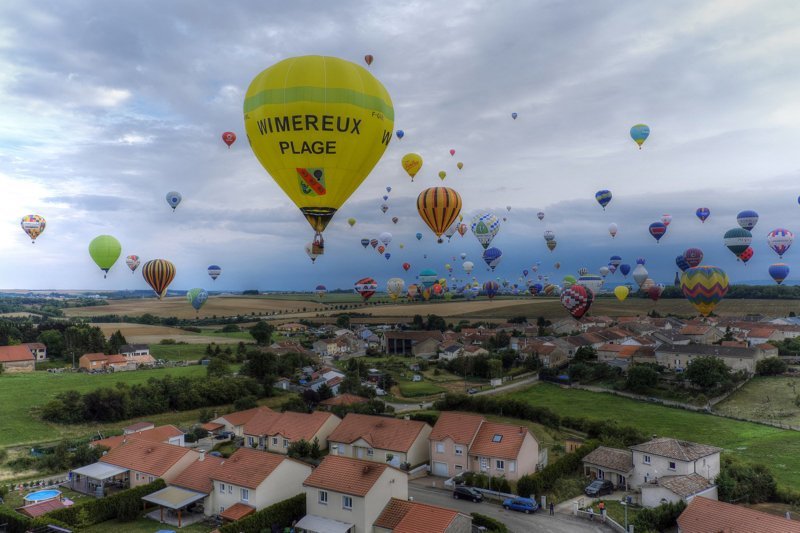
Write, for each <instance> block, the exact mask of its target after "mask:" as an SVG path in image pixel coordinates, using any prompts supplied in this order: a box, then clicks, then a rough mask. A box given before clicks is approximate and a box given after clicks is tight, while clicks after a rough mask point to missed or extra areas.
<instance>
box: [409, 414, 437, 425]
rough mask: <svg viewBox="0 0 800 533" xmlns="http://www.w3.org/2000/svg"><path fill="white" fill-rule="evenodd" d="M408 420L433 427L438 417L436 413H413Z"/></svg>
mask: <svg viewBox="0 0 800 533" xmlns="http://www.w3.org/2000/svg"><path fill="white" fill-rule="evenodd" d="M409 418H411V420H419V421H420V422H425V423H427V424H430V425H431V426H435V425H436V421H437V420H439V415H437V414H436V413H414V414H412V415H411V416H410V417H409Z"/></svg>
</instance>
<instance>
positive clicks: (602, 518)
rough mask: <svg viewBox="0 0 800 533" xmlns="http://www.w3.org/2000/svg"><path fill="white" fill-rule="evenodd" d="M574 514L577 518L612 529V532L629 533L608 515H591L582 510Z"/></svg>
mask: <svg viewBox="0 0 800 533" xmlns="http://www.w3.org/2000/svg"><path fill="white" fill-rule="evenodd" d="M574 514H575V516H576V517H578V518H582V519H583V520H590V521H594V522H598V523H600V524H603V525H604V526H606V527H607V528H609V529H611V530H612V531H616V532H617V533H628V532H627V531H625V528H624V527H623V526H622V525H621V524H619V523H617V522H616V521H614V520H613V519H612V518H611V517H610V516H608V515H601V514H599V513H590V512H589V511H581V510H577V511H575V513H574Z"/></svg>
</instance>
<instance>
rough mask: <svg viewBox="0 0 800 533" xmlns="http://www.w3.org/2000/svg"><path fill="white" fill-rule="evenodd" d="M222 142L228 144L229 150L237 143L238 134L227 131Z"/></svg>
mask: <svg viewBox="0 0 800 533" xmlns="http://www.w3.org/2000/svg"><path fill="white" fill-rule="evenodd" d="M222 142H224V143H225V144H227V145H228V148H230V147H231V145H232V144H233V143H235V142H236V134H235V133H233V132H232V131H226V132H225V133H223V134H222Z"/></svg>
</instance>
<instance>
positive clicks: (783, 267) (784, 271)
mask: <svg viewBox="0 0 800 533" xmlns="http://www.w3.org/2000/svg"><path fill="white" fill-rule="evenodd" d="M769 275H770V276H772V279H774V280H775V283H777V284H778V285H780V284H781V283H783V280H785V279H786V276H788V275H789V265H787V264H786V263H775V264H774V265H770V266H769Z"/></svg>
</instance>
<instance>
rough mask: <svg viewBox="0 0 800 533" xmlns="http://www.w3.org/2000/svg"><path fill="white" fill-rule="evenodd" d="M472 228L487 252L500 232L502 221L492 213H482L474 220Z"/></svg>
mask: <svg viewBox="0 0 800 533" xmlns="http://www.w3.org/2000/svg"><path fill="white" fill-rule="evenodd" d="M471 228H472V234H473V235H475V238H476V239H478V242H479V243H481V246H483V249H484V250H485V249H486V248H488V247H489V245H490V244H491V243H492V240H493V239H494V237H495V235H497V232H498V231H500V220H498V218H497V217H496V216H494V214H492V213H482V214H480V215H476V216H475V217H474V218H473V219H472V223H471Z"/></svg>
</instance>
